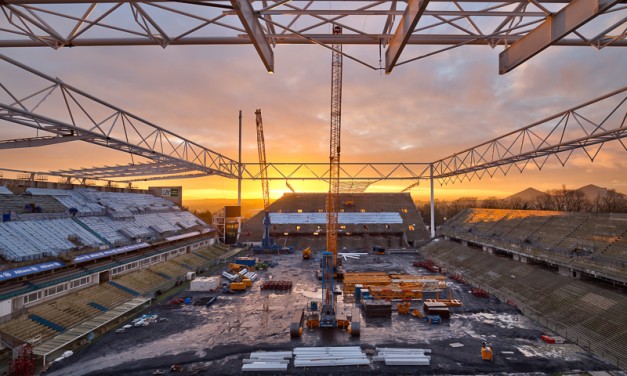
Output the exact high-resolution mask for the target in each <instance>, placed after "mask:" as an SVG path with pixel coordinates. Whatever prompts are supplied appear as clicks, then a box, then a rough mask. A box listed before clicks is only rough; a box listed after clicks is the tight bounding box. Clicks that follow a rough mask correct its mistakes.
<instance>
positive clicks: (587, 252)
mask: <svg viewBox="0 0 627 376" xmlns="http://www.w3.org/2000/svg"><path fill="white" fill-rule="evenodd" d="M438 234H439V235H444V236H445V237H447V238H450V239H457V240H461V241H464V242H470V243H474V244H478V245H481V246H484V247H487V248H489V249H492V250H498V251H502V252H506V253H509V254H513V255H516V256H517V257H522V258H523V259H525V260H527V259H529V260H535V261H537V262H545V263H550V264H557V265H559V266H560V267H561V268H562V269H563V271H564V272H566V271H569V272H570V271H572V272H574V275H575V276H576V277H579V276H581V275H585V276H590V277H594V278H601V279H605V280H609V281H612V282H614V283H618V284H622V285H627V265H626V262H627V253H626V252H625V245H624V244H625V236H626V235H627V216H625V215H620V214H598V213H566V212H551V211H533V210H530V211H526V210H502V209H466V210H465V211H463V212H461V213H460V214H458V215H457V216H455V217H454V218H452V219H451V220H450V221H449V222H447V223H445V224H444V225H443V226H441V227H440V228H439V229H438Z"/></svg>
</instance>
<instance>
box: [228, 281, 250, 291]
mask: <svg viewBox="0 0 627 376" xmlns="http://www.w3.org/2000/svg"><path fill="white" fill-rule="evenodd" d="M229 288H230V289H231V291H244V290H246V283H245V282H231V285H230V286H229Z"/></svg>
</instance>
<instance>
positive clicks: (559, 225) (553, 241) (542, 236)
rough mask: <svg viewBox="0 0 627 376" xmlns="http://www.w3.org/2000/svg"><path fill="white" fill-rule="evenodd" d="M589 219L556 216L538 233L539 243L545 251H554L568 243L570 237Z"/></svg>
mask: <svg viewBox="0 0 627 376" xmlns="http://www.w3.org/2000/svg"><path fill="white" fill-rule="evenodd" d="M586 219H587V218H585V217H583V218H582V217H579V216H554V217H551V219H549V220H548V221H547V223H546V224H545V225H544V226H542V227H540V228H539V229H538V231H537V232H536V236H537V242H538V243H539V244H540V245H541V246H542V248H545V249H552V248H554V247H557V246H558V244H562V243H563V242H564V243H565V242H567V241H568V239H570V238H569V237H568V236H569V235H570V234H571V233H572V232H573V231H574V230H575V229H576V228H577V227H579V226H580V225H581V224H582V223H583V222H585V220H586Z"/></svg>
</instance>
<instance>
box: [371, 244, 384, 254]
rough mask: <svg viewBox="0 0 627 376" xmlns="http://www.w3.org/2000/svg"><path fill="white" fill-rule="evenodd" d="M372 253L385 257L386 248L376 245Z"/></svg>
mask: <svg viewBox="0 0 627 376" xmlns="http://www.w3.org/2000/svg"><path fill="white" fill-rule="evenodd" d="M372 252H373V253H374V254H375V255H384V254H385V248H383V247H381V246H378V245H375V246H374V247H372Z"/></svg>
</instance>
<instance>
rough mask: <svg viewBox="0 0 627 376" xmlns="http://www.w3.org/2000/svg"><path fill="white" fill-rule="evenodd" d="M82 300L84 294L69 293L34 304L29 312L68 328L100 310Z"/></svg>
mask: <svg viewBox="0 0 627 376" xmlns="http://www.w3.org/2000/svg"><path fill="white" fill-rule="evenodd" d="M84 300H85V296H84V295H83V296H80V295H77V294H70V295H66V296H63V297H61V298H59V299H57V300H54V301H52V302H51V303H47V304H41V305H38V306H35V307H33V308H32V309H31V310H30V313H31V314H35V315H37V316H39V317H41V318H43V319H45V320H48V321H49V322H51V323H54V324H56V325H59V326H62V327H63V328H65V329H68V328H71V327H73V326H75V325H77V324H78V323H81V322H83V321H85V320H87V319H89V318H90V317H93V316H95V315H97V314H98V313H100V312H101V311H100V310H98V309H96V308H94V307H91V306H89V305H87V304H85V302H84Z"/></svg>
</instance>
